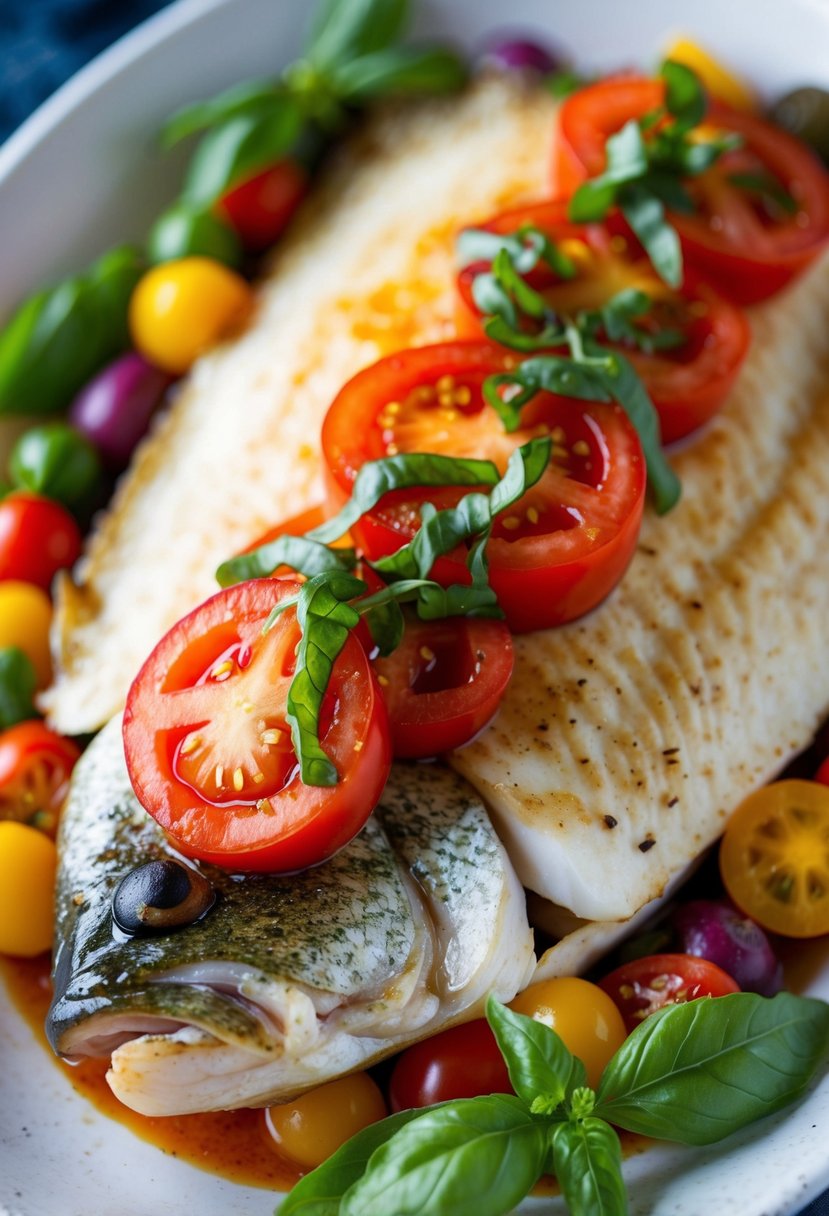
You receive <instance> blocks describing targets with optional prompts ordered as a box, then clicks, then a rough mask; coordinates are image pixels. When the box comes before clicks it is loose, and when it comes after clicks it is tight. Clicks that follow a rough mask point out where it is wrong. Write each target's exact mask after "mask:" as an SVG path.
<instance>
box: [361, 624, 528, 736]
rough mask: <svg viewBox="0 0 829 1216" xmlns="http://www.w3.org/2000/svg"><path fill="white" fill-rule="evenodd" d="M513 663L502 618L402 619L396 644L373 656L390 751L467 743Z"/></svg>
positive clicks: (482, 723)
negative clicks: (385, 711) (403, 628)
mask: <svg viewBox="0 0 829 1216" xmlns="http://www.w3.org/2000/svg"><path fill="white" fill-rule="evenodd" d="M512 664H513V655H512V637H511V635H510V631H509V627H508V626H507V625H506V624H504V622H503V621H491V620H475V619H472V618H469V617H449V618H447V619H446V620H442V621H418V620H416V619H409V620H407V622H406V632H405V634H404V636H403V641H402V643H401V644H400V646H398V648H397V650H395V651H394V652H393V653H392V654H391V655H389V656H388V657H387V658H383V659H376V660H375V663H374V668H375V671H376V672H377V678H378V680H379V681H380V686H381V687H382V689H383V696H384V697H385V699H386V708H387V709H388V711H389V727H390V730H391V742H392V750H393V751H394V754H395V756H400V757H404V758H409V759H422V758H423V757H425V756H437V755H439V754H440V753H441V752H449V751H452V749H453V748H456V747H462V746H463V744H464V743H468V742H469V740H470V739H472V738H473V737H474V736H475V735H477V733H478V731H479V730H480V729H481V728H482V727H484V726H486V724H487V722H488V721H489V720H490V718H491V717H492V716H493V714H494V713H495V711H496V710H497V708H498V704H499V702H500V700H501V697H502V696H503V694H504V690H505V689H506V687H507V685H508V684H509V681H510V676H511V675H512Z"/></svg>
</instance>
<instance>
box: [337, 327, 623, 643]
mask: <svg viewBox="0 0 829 1216" xmlns="http://www.w3.org/2000/svg"><path fill="white" fill-rule="evenodd" d="M511 366H514V360H513V359H512V357H511V356H510V355H508V354H506V353H505V352H503V351H499V350H497V349H496V348H495V347H492V346H491V345H489V344H487V343H477V342H454V343H446V344H441V345H438V346H432V347H422V348H420V349H417V350H409V351H404V352H402V353H400V354H397V355H391V356H389V357H388V358H386V359H381V360H380V362H379V363H376V364H374V365H373V366H372V367H370V368H367V369H366V370H365V371H363V372H360V373H359V374H358V375H357V376H355V377H354V379H353V380H351V381H349V383H348V384H347V385H346V386H345V388H344V389H343V390H342V391H341V392H340V394H339V395H338V397H337V398H336V399H335V401H334V403H333V405H332V406H331V408H330V410H329V412H328V414H327V416H326V419H325V422H324V424H323V436H322V437H323V451H324V454H325V460H326V471H327V475H328V488H329V494H330V501H331V505H332V508H334V509H336V508H338V507H339V506H340V505H341V503H342V502H343V501H344V500H345V499H346V498H347V497H348V496H349V495H350V493H351V487H352V485H353V483H354V479H355V477H356V475H357V472H358V471H359V469H360V467H361V466H362V465H363V464H364V463H365V462H366V461H367V460H375V459H378V458H381V457H383V456H387V455H393V454H394V453H396V452H438V453H443V454H446V455H451V456H474V457H478V458H482V459H489V460H492V461H493V462H494V463H495V464H496V465H497V466H498V467H499V469H501V470H503V469H504V468H505V467H506V464H507V461H508V459H509V456H510V454H511V453H512V452H513V451H514V449H515V448H516V447H518V446H519V445H520V444H523V443H526V442H527V441H528V440H529V439H531V438H533V437H538V436H541V435H548V436H550V437H551V438H552V440H553V459H552V461H551V464H550V467H549V468H548V469H547V471H546V472H545V473H544V475H543V477H542V478H541V480H540V481H539V482H538V483H537V484H536V485H535V486H534V487H532V489H530V490H529V491H528V492H527V494H526V495H525V496H524V497H523V498H522V499H521V500H520V502H518V503H517V504H516V505H515V506H514V507H513V508H511V509H510V510H509V511H507V512H506V513H504V514H503V515H502V516H499V518H498V519H497V521H496V523H495V526H494V528H493V532H492V538H491V540H490V542H489V544H488V546H487V556H488V559H489V566H490V583H491V585H492V587H493V589H494V590H495V592H496V595H497V596H498V602H499V604H500V605H501V607H502V608H503V610H504V612H505V615H506V619H507V622H508V623H509V625H510V628H511V629H512V630H513V631H514V632H522V631H526V630H530V629H541V628H547V627H551V626H554V625H560V624H563V623H564V622H566V621H570V620H573V619H574V618H576V617H578V616H581V615H583V614H584V613H585V612H588V611H590V610H591V609H592V608H594V607H595V606H596V605H597V604H598V603H600V602H601V601H602V600H603V599H604V598H605V597H606V596H607V595H608V594H609V592H610V591H611V590H612V589H613V587H614V586H615V585H616V583H617V582H618V581H619V579H620V578H621V577H622V574H623V573H624V571H625V569H626V568H627V565H628V563H629V561H630V559H631V557H632V555H633V551H634V549H635V546H636V540H637V537H638V533H639V525H640V523H641V518H642V509H643V505H644V497H645V482H646V471H645V463H644V458H643V456H642V449H641V445H640V443H639V439H638V436H637V435H636V432H635V431H634V429H633V426H632V425H631V423H630V421H629V420H628V418H627V416H626V415H625V413H624V411H623V410H622V409H621V407H619V406H617V405H615V404H603V403H593V402H584V401H576V400H573V399H570V398H565V397H557V396H554V395H553V394H551V393H542V394H539V395H538V396H537V397H536V398H535V399H534V400H533V401H532V402H531V403H530V404H529V405H528V406H526V407H525V408H524V411H523V414H522V426H521V428H520V429H519V430H518V431H516V432H514V433H511V434H508V433H507V432H506V431H505V430H504V427H503V424H502V423H501V421H500V419H499V418H498V416H497V414H496V413H495V411H494V410H492V409H491V408H490V407H489V406H488V405H487V404H485V402H484V399H483V396H482V390H481V386H482V384H483V381H484V379H485V378H486V377H487V376H488V375H490V374H492V373H496V372H502V371H504V370H506V369H508V368H509V367H511ZM466 492H468V491H467V490H461V489H458V488H457V487H446V488H438V489H436V490H435V489H423V490H418V489H410V490H405V491H404V490H400V491H394V492H392V493H391V494H388V495H386V496H385V498H384V499H383V500H382V501H381V503H380V504H378V507H377V508H375V509H374V510H373V511H371V512H369V513H368V514H366V515H364V516H363V518H362V519H361V520H360V522H359V524H357V525H355V527H354V528H353V529H352V532H353V535H354V538H355V540H356V541H357V543H358V545H359V546H360V547H361V548H362V549H363V551H364V552H365V553H366V555H367V556H368V557H369V558H370V559H371V560H376V559H377V558H380V557H383V556H385V555H386V554H389V553H393V552H395V551H396V550H397V549H398V548H399V547H400V546H401V545H402V544H404V543H405V542H407V541H408V540H410V539H411V537H412V536H414V534H415V532H416V531H417V529H418V527H419V524H420V509H421V507H422V505H423V503H424V502H427V501H428V502H431V503H434V505H435V506H436V507H438V508H441V507H447V506H453V505H455V504H456V503H457V502H458V500H459V499H460V498H461V497H462V496H463V494H464V493H466ZM431 577H433V578H435V579H437V580H438V581H439V582H441V583H443V584H447V583H468V582H469V573H468V570H467V568H466V551H465V549H459V550H457V551H455V552H454V553H452V554H449V555H447V556H445V557H443V558H440V559H439V560H438V561H437V562H436V564H435V566H434V568H433V570H432V573H431Z"/></svg>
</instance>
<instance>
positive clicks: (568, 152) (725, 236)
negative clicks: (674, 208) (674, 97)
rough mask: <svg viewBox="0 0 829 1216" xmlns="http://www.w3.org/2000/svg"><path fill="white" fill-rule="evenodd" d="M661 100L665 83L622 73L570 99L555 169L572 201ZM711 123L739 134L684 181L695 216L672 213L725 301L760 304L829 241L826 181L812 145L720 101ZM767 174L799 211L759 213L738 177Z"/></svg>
mask: <svg viewBox="0 0 829 1216" xmlns="http://www.w3.org/2000/svg"><path fill="white" fill-rule="evenodd" d="M663 102H664V85H663V83H662V82H661V81H655V80H644V79H640V78H637V77H621V78H619V79H615V80H614V79H610V80H604V81H601V82H600V83H598V84H595V85H591V86H589V87H588V88H586V89H582V90H580V91H579V92H578V93H574V94H573V95H572V96H571V97H569V98H568V99H567V100H566V101H565V102H564V104H563V105H562V106H561V109H560V112H559V130H558V137H557V140H556V149H555V154H554V163H553V182H554V189H555V191H556V193H557V194H558V195H559V196H560V197H569V196H570V195H571V194H572V193H573V192H574V191H575V190H576V188H577V187H578V186H579V185H580V184H581V182H582V181H584V180H585V178H586V177H593V176H595V175H596V174H599V173H601V172H602V171H603V170H604V167H605V159H606V154H605V141H606V139H607V137H608V136H609V135H612V134H613V133H614V132H616V131H618V130H619V129H620V128H621V127H622V126H624V124H625V123H626V122H628V121H629V120H630V119H632V118H641V117H642V116H643V115H645V114H647V113H648V112H650V111H652V110H654V109H656V108H657V107H659V106H661V105H662V104H663ZM705 121H706V124H711V125H712V126H714V127H716V128H718V129H721V130H726V131H733V132H736V133H737V134H738V135H740V136H741V137H742V140H743V147H742V148H740V149H738V150H736V151H734V152H728V153H726V154H725V155H723V156H722V157H720V159H719V160H718V161H717V162H716V163H715V164H714V165H713V166H712V167H711V168H710V169H709V170H707V171H706V172H705V173H703V174H701V175H700V176H699V177H697V178H693V179H690V180H689V182H688V183H687V185H688V187H689V189H690V191H691V194H692V196H693V197H694V199H695V202H696V203H697V207H698V210H697V211H696V212H695V213H694V214H690V215H686V214H680V213H674V212H671V213H670V220H671V223H672V224H673V225H674V227H675V228H676V230H677V232H678V233H679V236H680V240H681V242H682V247H683V252H684V254H685V256H686V258H687V260H688V262H689V263H690V264H692V265H694V266H695V267H696V268H697V269H698V270H699V271H700V272H701V273H702V274H704V276H705V277H706V278H707V279H708V280H710V282H712V283H713V284H714V285H715V286H716V287H717V288H718V289H719V290H720V291H721V292H722V294H723V295H725V296H726V297H727V298H728V299H731V300H734V301H736V302H737V303H739V304H754V303H757V302H759V301H760V300H764V299H767V298H768V297H769V296H772V295H774V294H775V293H776V292H778V291H780V290H781V289H782V288H783V287H785V286H786V284H787V283H789V282H790V281H791V280H792V279H793V278H794V277H795V276H796V275H798V274H800V273H802V271H804V270H805V269H806V267H807V266H808V265H809V264H810V263H811V262H813V261H814V259H815V258H816V257H817V256H818V254H819V253H820V252H821V250H822V249H823V248H825V246H826V243H827V241H829V175H828V174H827V173H826V171H825V169H824V168H823V167H822V165H821V164H820V162H819V161H818V159H817V157H815V156H814V155H813V153H812V152H811V151H810V149H809V148H807V147H806V146H805V144H802V143H801V142H800V141H799V140H797V139H795V138H794V137H793V136H791V135H789V134H788V133H787V132H785V131H781V130H780V129H779V128H777V127H774V126H772V125H771V124H770V123H767V122H765V121H764V120H763V119H761V118H758V117H756V116H755V115H753V114H747V113H744V112H742V111H738V110H732V109H730V108H728V107H727V106H724V105H722V104H721V103H715V104H713V105H712V106H711V107H710V109H709V112H708V115H707V116H706V120H705ZM746 169H748V170H749V171H752V170H754V171H760V172H762V173H764V174H768V175H770V176H771V178H772V179H773V180H774V182H776V183H777V185H778V186H781V187H782V188H783V189H784V190H785V191H786V192H787V193H788V194H789V195H790V196H791V198H792V199H793V200H794V202H795V204H796V211H795V213H794V214H791V215H790V214H788V213H786V212H785V211H783V210H780V211H775V213H774V214H771V213H768V212H766V211H765V210H758V207H757V206H756V205H755V203H754V202H753V201H752V199H751V197H750V195H749V194H747V193H746V191H744V190H743V189H742V188H740V187H739V186H737V185H735V184H734V183H733V182H732V181H731V180H730V177H731V175H732V174H733V173H735V172H743V171H745V170H746Z"/></svg>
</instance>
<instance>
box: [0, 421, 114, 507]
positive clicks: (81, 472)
mask: <svg viewBox="0 0 829 1216" xmlns="http://www.w3.org/2000/svg"><path fill="white" fill-rule="evenodd" d="M9 473H10V475H11V479H12V481H13V482H14V484H15V486H16V487H18V488H20V489H25V490H32V491H33V492H34V493H35V494H42V495H44V497H46V498H53V499H55V500H56V501H57V502H62V503H63V505H64V506H66V507H77V506H79V505H81V504H83V503H85V502H87V501H88V499H89V497H90V495H91V494H92V493H93V492H94V490H95V488H96V486H97V485H98V482H99V479H100V476H101V461H100V458H99V456H98V453H97V452H96V450H95V448H94V447H93V446H92V444H91V443H90V442H89V440H88V439H87V438H86V437H85V436H84V435H82V434H81V433H80V431H77V430H75V428H74V427H73V426H70V425H69V424H68V423H67V422H46V423H43V424H42V425H40V426H33V427H32V428H31V430H28V431H25V432H24V433H23V434H22V435H21V436H20V438H19V439H18V441H17V443H16V444H15V445H14V447H13V448H12V451H11V455H10V457H9Z"/></svg>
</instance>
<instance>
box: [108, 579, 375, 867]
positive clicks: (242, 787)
mask: <svg viewBox="0 0 829 1216" xmlns="http://www.w3.org/2000/svg"><path fill="white" fill-rule="evenodd" d="M299 586H300V584H299V583H298V582H297V581H296V580H294V579H258V580H255V581H253V582H248V583H239V584H237V585H236V586H235V587H229V588H227V589H226V590H224V591H220V592H219V593H218V595H214V596H213V597H212V598H211V599H209V600H207V601H206V602H205V603H204V604H202V605H201V606H200V607H199V608H197V609H196V610H195V611H194V612H191V613H190V614H189V616H186V617H184V619H183V620H181V621H179V622H178V624H177V625H174V626H173V628H172V629H171V630H170V632H169V633H168V634H167V635H166V636H165V637H164V638H162V640H161V641H160V642H159V644H158V645H157V646H156V648H155V650H154V651H153V652H152V654H151V655H150V657H149V659H148V660H147V662H146V663H145V664H144V666H143V667H142V669H141V671H140V672H139V674H138V676H137V678H136V680H135V682H134V683H133V685H132V688H131V689H130V692H129V696H128V698H127V707H126V710H125V713H124V744H125V749H126V756H127V765H128V767H129V772H130V778H131V780H132V783H133V787H134V788H135V792H136V794H137V796H138V798H139V800H140V801H141V803H142V805H143V806H144V807H146V809H147V810H148V811H149V813H150V814H151V815H152V816H153V817H154V818H155V819H156V820H157V821H158V823H160V824H161V826H162V827H163V828H164V829H165V830H166V831H167V832H168V833H169V834H170V836H171V837H172V838H173V840H174V841H175V843H176V844H177V846H178V848H180V849H181V851H182V852H183V853H185V854H186V855H187V856H189V857H197V858H200V859H201V860H203V861H211V862H215V863H216V864H217V865H223V866H226V867H229V868H234V869H239V870H272V871H279V872H284V871H289V870H300V869H304V868H306V867H307V866H312V865H316V864H317V863H318V862H321V861H324V860H325V859H326V858H327V857H330V856H331V855H332V854H333V853H335V852H336V851H337V849H339V848H341V847H342V846H343V845H344V844H346V843H347V842H348V841H349V840H350V839H351V838H352V837H353V836H354V835H355V834H356V833H357V832H358V831H359V830H360V828H361V827H362V826H363V824H364V823H365V821H366V819H367V818H368V816H369V814H370V813H371V811H372V809H373V807H374V805H375V804H376V802H377V800H378V799H379V797H380V794H381V793H382V790H383V786H384V784H385V781H386V777H387V776H388V771H389V763H390V746H389V734H388V720H387V717H386V710H385V706H384V703H383V698H382V696H381V694H380V691H379V689H378V687H377V683H376V680H375V678H374V675H373V673H372V671H371V667H370V664H369V661H368V658H367V657H366V654H365V652H364V651H363V648H362V647H361V646H360V644H359V643H358V642H357V641H356V640H355V639H354V638H353V637H352V638H349V639H348V640H347V641H346V644H345V647H344V648H343V650H342V651H341V653H340V655H339V657H338V658H337V660H336V662H335V664H334V669H333V673H332V677H331V681H330V684H329V689H328V693H327V695H326V698H325V700H324V702H323V709H322V715H321V721H320V742H321V744H322V747H323V749H324V751H325V752H326V753H327V755H328V756H329V758H330V759H331V760H332V761H333V763H334V765H335V767H336V769H337V772H338V774H339V781H338V782H337V784H336V785H332V786H311V785H305V784H304V783H303V782H302V781H301V780H300V776H299V766H298V763H297V757H296V755H295V753H294V749H293V746H292V743H291V735H290V730H289V727H288V724H287V722H286V716H285V715H286V708H287V706H286V700H287V694H288V688H289V685H290V682H291V678H292V676H293V673H294V668H295V662H296V658H295V649H296V645H297V642H298V641H299V636H300V635H299V627H298V625H297V621H296V613H295V611H294V609H293V608H289V609H287V610H286V611H285V612H284V613H283V614H282V615H281V616H280V617H279V618H278V619H277V622H276V624H275V626H274V627H273V628H272V629H270V630H269V631H268V632H267V633H263V632H262V627H263V625H264V623H265V621H266V619H267V617H268V615H269V613H270V611H271V609H272V608H273V606H274V605H275V604H276V603H277V602H278V601H279V600H281V599H283V598H284V597H285V596H289V595H293V594H295V593H296V591H297V590H298V589H299Z"/></svg>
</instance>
